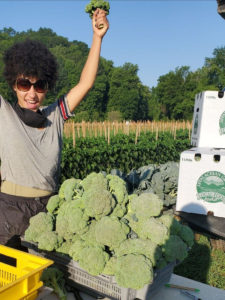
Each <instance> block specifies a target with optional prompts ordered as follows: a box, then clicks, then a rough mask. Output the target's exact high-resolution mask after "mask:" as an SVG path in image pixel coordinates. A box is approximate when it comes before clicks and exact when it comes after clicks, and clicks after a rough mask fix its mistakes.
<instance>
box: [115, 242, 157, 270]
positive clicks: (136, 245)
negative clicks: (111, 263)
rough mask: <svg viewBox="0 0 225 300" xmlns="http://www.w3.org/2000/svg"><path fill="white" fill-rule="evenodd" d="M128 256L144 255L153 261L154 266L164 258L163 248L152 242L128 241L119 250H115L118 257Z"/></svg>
mask: <svg viewBox="0 0 225 300" xmlns="http://www.w3.org/2000/svg"><path fill="white" fill-rule="evenodd" d="M126 254H142V255H144V256H145V257H147V258H148V259H150V260H151V262H152V265H153V266H155V265H156V261H157V260H159V259H160V257H161V256H162V250H161V248H160V247H159V246H158V245H157V244H155V243H154V242H152V241H151V240H142V239H127V240H125V241H123V242H122V243H121V244H120V246H119V248H117V249H115V255H116V256H117V257H119V256H123V255H126Z"/></svg>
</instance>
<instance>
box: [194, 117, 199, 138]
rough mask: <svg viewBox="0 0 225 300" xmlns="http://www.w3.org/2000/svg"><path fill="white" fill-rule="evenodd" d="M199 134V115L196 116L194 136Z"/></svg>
mask: <svg viewBox="0 0 225 300" xmlns="http://www.w3.org/2000/svg"><path fill="white" fill-rule="evenodd" d="M197 132H198V114H196V116H195V121H194V134H197Z"/></svg>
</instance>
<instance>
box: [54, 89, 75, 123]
mask: <svg viewBox="0 0 225 300" xmlns="http://www.w3.org/2000/svg"><path fill="white" fill-rule="evenodd" d="M58 106H59V110H60V113H61V115H62V117H63V120H64V121H66V120H68V119H69V118H70V117H73V116H74V113H71V112H70V109H69V106H68V102H67V98H66V95H63V96H62V97H60V98H59V99H58Z"/></svg>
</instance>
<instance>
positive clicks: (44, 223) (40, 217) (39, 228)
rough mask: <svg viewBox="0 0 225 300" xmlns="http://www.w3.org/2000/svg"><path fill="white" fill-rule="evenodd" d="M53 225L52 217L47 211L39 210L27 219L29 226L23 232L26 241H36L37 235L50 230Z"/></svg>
mask: <svg viewBox="0 0 225 300" xmlns="http://www.w3.org/2000/svg"><path fill="white" fill-rule="evenodd" d="M53 227H54V222H53V217H52V215H51V214H49V213H45V212H40V213H38V214H37V215H35V216H33V217H31V218H30V220H29V227H28V228H27V229H26V231H25V233H24V238H25V240H27V241H31V242H38V238H39V236H40V235H41V234H42V233H43V232H46V231H52V230H53Z"/></svg>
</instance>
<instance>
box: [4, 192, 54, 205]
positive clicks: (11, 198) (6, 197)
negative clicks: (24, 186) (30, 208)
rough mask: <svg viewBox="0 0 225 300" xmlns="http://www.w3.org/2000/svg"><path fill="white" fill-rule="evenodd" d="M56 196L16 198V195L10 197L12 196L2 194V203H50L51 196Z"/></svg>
mask: <svg viewBox="0 0 225 300" xmlns="http://www.w3.org/2000/svg"><path fill="white" fill-rule="evenodd" d="M53 195H54V194H51V195H49V196H43V197H22V196H15V195H10V194H6V193H2V192H0V201H5V202H7V201H12V202H15V203H20V202H21V201H22V202H26V203H31V202H32V201H35V202H41V203H42V202H43V201H44V202H45V201H48V200H49V198H50V197H51V196H53Z"/></svg>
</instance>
